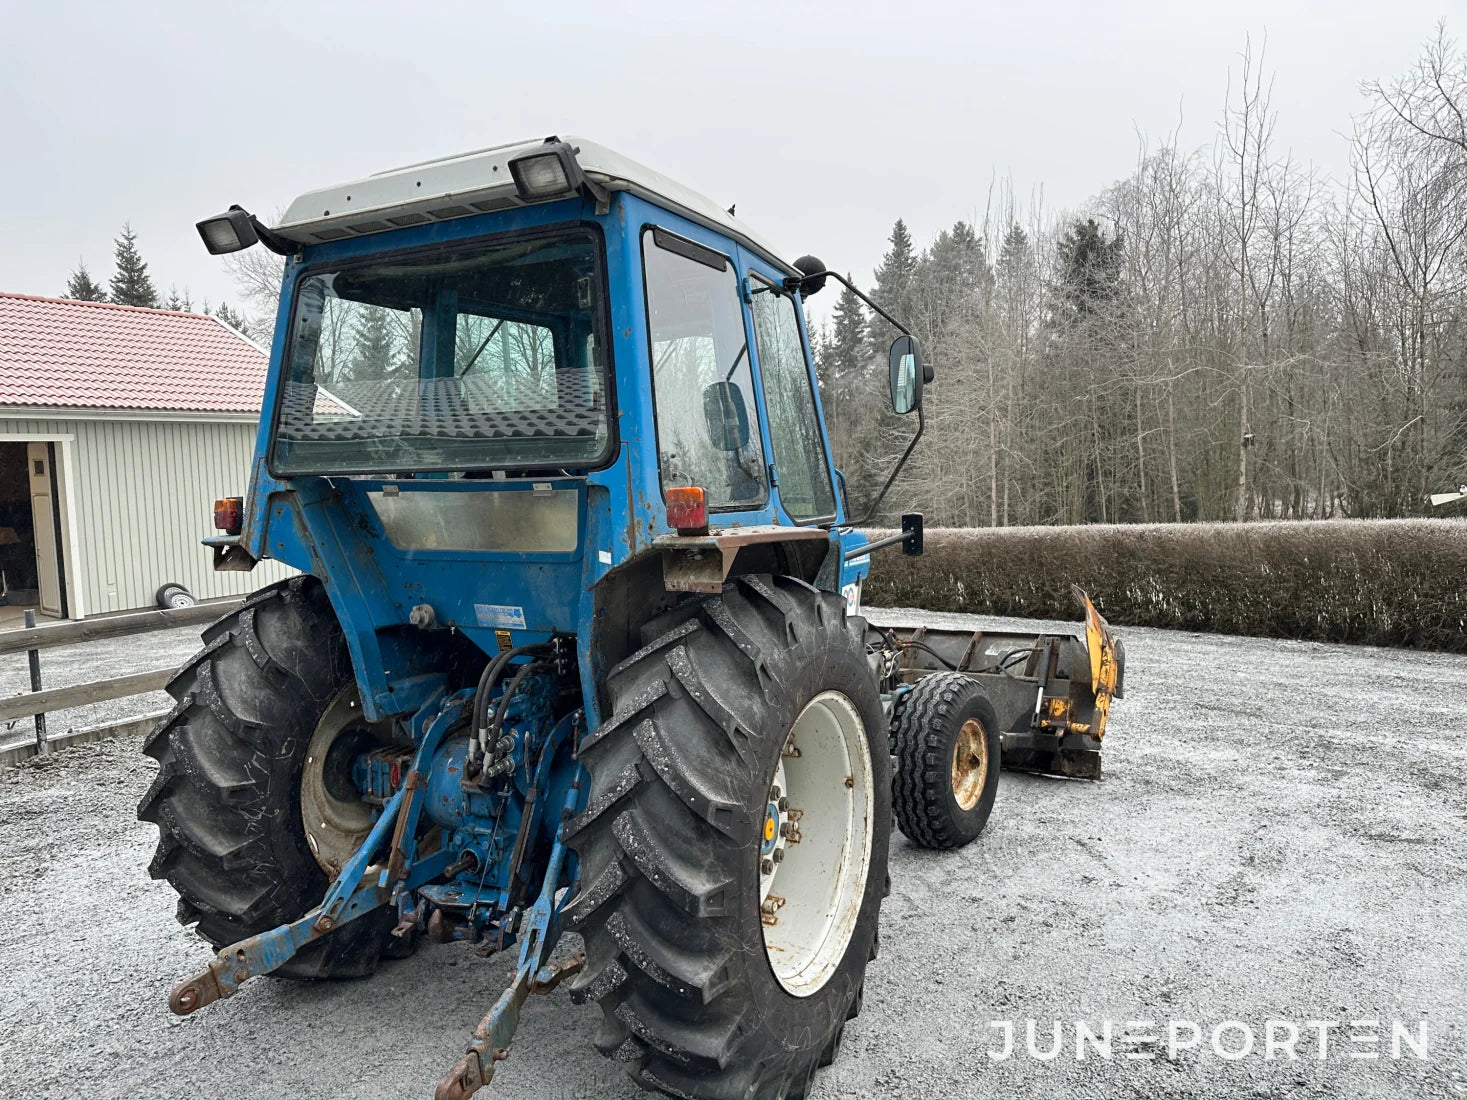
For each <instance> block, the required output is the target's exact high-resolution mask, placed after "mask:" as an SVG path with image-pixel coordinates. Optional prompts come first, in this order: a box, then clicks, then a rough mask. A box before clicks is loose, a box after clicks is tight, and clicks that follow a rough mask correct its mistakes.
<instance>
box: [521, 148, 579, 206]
mask: <svg viewBox="0 0 1467 1100" xmlns="http://www.w3.org/2000/svg"><path fill="white" fill-rule="evenodd" d="M509 174H510V175H512V176H513V177H514V186H515V190H516V191H518V192H519V196H520V198H521V199H523V200H524V201H525V202H544V201H545V200H546V199H555V198H560V197H562V196H565V195H574V194H576V193H577V192H579V191H580V189H581V185H582V183H583V182H584V181H585V178H586V176H585V173H584V172H582V171H581V166H580V164H579V163H577V161H576V151H575V150H574V149H572V148H571V147H570V146H569V145H568V144H566V143H565V142H563V141H561V140H560V139H559V138H553V137H552V138H546V140H545V144H544V145H543V146H541V147H540V148H539V149H537V150H535V152H533V153H528V154H526V155H525V156H522V157H516V158H515V159H514V160H512V161H510V162H509Z"/></svg>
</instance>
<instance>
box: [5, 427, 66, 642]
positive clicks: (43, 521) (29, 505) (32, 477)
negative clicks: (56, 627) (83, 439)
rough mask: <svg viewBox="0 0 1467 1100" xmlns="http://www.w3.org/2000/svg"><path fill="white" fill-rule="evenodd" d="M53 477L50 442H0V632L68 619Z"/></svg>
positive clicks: (53, 447)
mask: <svg viewBox="0 0 1467 1100" xmlns="http://www.w3.org/2000/svg"><path fill="white" fill-rule="evenodd" d="M56 473H57V471H56V444H55V443H49V442H47V443H30V442H4V443H0V628H5V627H13V626H20V625H21V623H22V622H23V620H24V615H25V612H26V611H27V610H33V611H35V612H36V613H37V615H43V616H50V617H53V618H66V617H67V614H68V608H67V599H66V583H65V579H64V578H65V576H66V573H65V568H64V562H63V560H62V550H61V545H62V543H61V519H60V513H59V510H58V507H57V499H58V496H59V492H58V487H57V476H56ZM12 620H13V621H12Z"/></svg>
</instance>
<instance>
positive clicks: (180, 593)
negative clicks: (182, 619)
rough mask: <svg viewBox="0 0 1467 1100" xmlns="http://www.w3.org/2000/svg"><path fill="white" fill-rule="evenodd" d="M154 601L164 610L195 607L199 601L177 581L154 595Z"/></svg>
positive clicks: (168, 584)
mask: <svg viewBox="0 0 1467 1100" xmlns="http://www.w3.org/2000/svg"><path fill="white" fill-rule="evenodd" d="M153 599H154V601H155V602H156V603H157V604H158V606H159V607H162V608H165V609H166V608H170V607H193V605H194V604H196V603H198V602H199V601H198V600H196V599H195V598H194V594H193V593H192V592H190V591H189V590H188V589H187V588H185V587H184V586H183V585H181V584H179V583H178V582H177V581H169V582H168V583H167V584H165V585H162V586H161V587H160V588H159V589H158V591H157V592H155V593H153Z"/></svg>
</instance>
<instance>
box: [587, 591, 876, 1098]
mask: <svg viewBox="0 0 1467 1100" xmlns="http://www.w3.org/2000/svg"><path fill="white" fill-rule="evenodd" d="M864 634H865V624H864V622H863V621H862V620H860V619H858V618H856V617H854V616H849V615H847V613H846V605H845V601H844V600H842V599H840V598H839V597H838V596H835V595H833V594H830V593H826V592H820V591H818V590H816V589H814V588H811V587H810V586H809V585H806V584H805V583H803V582H802V581H799V580H795V579H791V578H787V577H769V576H750V577H741V578H739V579H738V580H737V581H733V582H730V583H728V584H726V585H724V587H723V591H722V594H721V595H717V596H712V597H709V598H707V599H702V600H698V601H696V602H693V603H690V604H685V605H683V606H681V607H678V608H675V609H674V610H672V611H670V612H668V613H666V614H665V615H662V616H660V617H659V618H657V619H656V620H654V621H653V622H651V623H649V624H648V626H647V627H646V628H645V629H644V630H643V633H642V640H643V641H644V642H645V643H646V644H645V645H644V647H643V648H642V649H641V650H639V651H638V652H637V653H635V654H633V655H632V656H631V657H629V658H628V659H627V660H625V661H623V662H622V663H621V664H619V665H618V666H616V668H614V669H613V670H612V671H611V673H610V674H609V675H608V677H607V688H608V692H609V695H610V699H611V704H612V710H611V714H610V716H609V717H608V718H607V719H606V721H605V722H604V723H603V725H602V726H601V727H600V728H599V729H597V730H596V731H595V732H594V733H592V734H590V735H589V736H588V737H587V738H586V739H585V740H584V741H583V742H582V744H581V746H580V749H579V757H580V760H581V762H582V764H583V765H584V766H585V767H586V768H587V770H588V772H589V774H590V777H591V783H590V791H589V796H588V803H587V806H586V809H585V811H584V812H583V813H582V814H580V815H579V816H578V817H576V818H575V819H573V820H572V821H571V822H570V824H569V825H568V827H567V832H568V842H569V843H570V845H571V847H572V848H573V849H574V850H575V851H576V853H577V856H578V857H579V861H580V874H581V879H580V887H579V890H578V892H577V894H576V896H575V898H574V899H573V900H572V901H571V902H570V904H569V906H568V909H567V916H568V920H569V922H570V927H571V928H572V929H573V930H574V931H577V932H579V933H580V934H581V936H582V938H583V940H584V942H585V950H586V956H587V964H586V968H585V970H584V971H583V972H582V973H581V974H580V975H579V976H578V977H577V978H576V979H575V981H574V983H573V984H572V987H571V996H572V999H573V1000H576V1001H577V1002H580V1003H584V1002H585V1001H589V1000H594V1001H596V1002H598V1003H599V1004H600V1006H601V1008H602V1011H603V1014H604V1016H603V1022H602V1026H601V1028H600V1031H599V1032H598V1034H597V1037H596V1046H597V1047H598V1049H600V1050H601V1052H602V1053H603V1054H605V1055H607V1056H608V1057H611V1058H615V1059H617V1060H621V1061H624V1062H626V1063H627V1064H628V1065H627V1068H628V1071H629V1072H630V1074H631V1075H632V1077H633V1078H634V1079H635V1080H636V1081H637V1082H638V1083H639V1084H640V1085H641V1086H642V1087H643V1088H646V1089H649V1090H656V1091H662V1092H666V1093H668V1094H670V1095H674V1096H681V1097H695V1098H697V1100H786V1098H789V1100H794V1098H796V1097H801V1096H804V1095H805V1092H806V1090H807V1088H808V1086H809V1082H810V1080H811V1078H812V1077H813V1075H814V1073H815V1071H816V1070H817V1068H818V1067H819V1066H821V1065H824V1064H827V1063H828V1062H829V1061H830V1060H831V1059H833V1058H834V1057H835V1054H836V1052H837V1049H838V1048H839V1045H840V1040H841V1037H842V1033H843V1028H844V1026H845V1023H846V1021H847V1019H849V1018H850V1017H853V1016H854V1015H855V1014H856V1012H857V1011H859V1008H860V1004H861V994H862V990H863V987H864V981H865V974H866V964H867V960H868V959H869V958H870V957H871V956H872V955H873V953H874V943H875V939H876V931H877V922H878V919H879V915H880V907H881V899H882V897H883V896H884V894H885V891H886V881H887V879H886V856H887V845H888V841H889V837H890V829H891V818H890V807H889V804H888V800H887V798H886V797H885V791H886V790H888V789H889V783H890V756H889V754H888V746H887V739H886V737H885V736H884V735H883V730H884V728H885V720H884V716H883V713H882V708H881V701H880V696H879V694H878V692H877V687H876V683H875V681H874V679H873V678H872V676H871V673H870V670H869V667H868V665H867V662H866V654H865V646H864ZM791 742H793V747H794V748H800V747H801V745H803V748H801V749H800V752H799V753H798V754H796V753H793V752H791V751H788V750H789V749H790V745H791ZM837 745H839V746H844V748H843V749H842V750H841V751H842V752H843V753H844V755H839V754H838V755H836V756H832V755H831V752H832V747H833V746H837ZM832 760H844V761H846V762H847V763H848V764H849V771H848V774H843V773H844V772H846V769H845V768H842V769H839V770H833V769H831V768H829V767H828V766H826V765H827V764H828V763H829V762H830V761H832ZM771 777H783V778H785V780H786V784H785V786H784V787H782V788H781V794H783V795H785V796H786V797H787V798H797V797H798V798H801V799H806V806H800V805H798V804H793V808H795V809H806V807H808V809H807V812H806V813H805V814H804V815H803V816H799V815H791V814H790V813H789V809H790V808H791V807H790V806H786V807H780V806H779V805H777V803H778V796H776V795H775V793H774V791H773V790H772V787H773V786H774V785H775V784H774V782H773V780H772V778H771ZM847 784H849V786H847ZM771 823H773V824H775V825H776V826H777V828H776V829H775V830H773V835H775V836H778V837H779V838H781V839H780V840H778V841H776V846H778V847H779V850H780V851H781V853H782V854H783V853H786V852H787V853H788V854H787V855H785V856H784V858H782V859H779V860H774V859H772V858H771V856H770V852H771V851H772V849H771V848H770V846H769V841H768V839H767V838H769V837H770V836H771V830H770V829H769V826H770V824H771ZM786 825H789V826H792V827H793V826H796V825H797V826H798V828H792V829H791V831H790V832H788V834H787V833H786V832H785V829H784V826H786ZM791 837H792V838H793V839H792V840H791V839H789V838H791ZM792 844H794V845H800V847H799V848H795V847H791V846H790V845H792ZM831 844H835V845H836V847H835V849H834V850H837V851H838V852H840V853H841V854H842V858H841V860H838V861H837V862H836V863H832V864H827V862H826V860H827V858H828V851H829V850H831V849H828V848H827V846H828V845H831ZM847 853H849V855H847ZM837 865H838V870H836V871H834V872H831V871H828V870H820V869H819V868H826V867H828V866H837ZM770 868H773V869H772V870H771V869H770ZM786 873H788V874H787V877H783V878H782V877H781V876H782V875H786ZM781 883H785V884H787V885H788V886H789V887H790V889H788V890H786V891H785V893H787V894H788V895H789V896H788V898H786V899H785V904H784V906H783V907H782V908H778V909H777V911H775V912H773V913H771V914H770V915H772V916H773V917H775V918H776V919H775V920H774V921H773V922H772V923H770V924H769V925H768V927H766V924H765V921H764V919H763V917H762V915H761V914H762V912H763V909H764V907H765V906H769V905H772V904H773V903H772V902H771V901H770V900H769V899H771V898H778V897H783V895H776V894H774V893H772V892H770V890H769V888H770V887H775V888H782V887H780V884H781ZM823 891H828V897H829V899H830V900H829V903H828V904H827V905H826V907H825V908H824V909H823V910H821V909H820V901H819V899H820V898H823V897H825V896H827V895H826V894H825V893H823ZM817 910H819V913H820V916H819V918H818V919H815V918H813V917H812V914H815V913H816V912H817ZM831 914H841V916H840V917H838V918H837V917H832V916H831ZM820 921H824V922H825V923H824V924H821V923H820Z"/></svg>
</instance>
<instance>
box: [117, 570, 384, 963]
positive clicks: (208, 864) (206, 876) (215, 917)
mask: <svg viewBox="0 0 1467 1100" xmlns="http://www.w3.org/2000/svg"><path fill="white" fill-rule="evenodd" d="M203 640H204V649H203V650H202V652H200V653H199V654H198V655H197V656H195V657H194V658H193V659H192V660H191V661H189V663H188V664H186V665H184V666H183V668H182V669H181V670H180V671H179V672H178V674H177V675H176V676H174V678H173V680H172V681H171V682H170V683H169V684H168V692H169V694H170V695H172V696H173V697H174V699H176V700H177V704H176V705H175V706H174V708H173V710H172V711H171V712H170V713H169V714H168V715H167V716H166V717H165V718H164V719H163V720H162V721H161V722H160V723H159V724H158V726H157V728H156V729H154V731H153V733H152V734H151V735H150V736H149V737H148V740H147V742H146V743H145V744H144V746H143V751H144V752H145V753H147V755H149V756H151V757H152V758H153V759H155V760H157V761H158V764H159V768H158V775H157V778H156V779H154V781H153V783H152V786H151V787H150V788H149V789H148V792H147V794H146V795H144V796H143V800H142V802H141V803H140V804H139V806H138V818H139V819H140V820H142V821H151V822H153V823H154V824H155V825H157V826H158V848H157V851H156V853H155V854H154V856H153V861H152V863H151V864H150V866H149V868H148V872H149V874H151V875H152V876H153V878H155V879H167V880H168V882H169V883H170V884H171V885H172V886H173V888H174V889H175V890H176V891H177V892H178V920H179V923H181V924H184V925H189V924H193V925H195V926H196V928H195V930H196V931H197V932H198V934H199V935H200V936H202V937H203V938H204V939H206V940H208V941H209V943H211V944H212V945H213V946H214V947H215V949H216V950H217V949H218V948H220V947H223V946H226V945H228V944H231V943H235V942H236V941H238V940H240V939H243V938H245V937H247V936H252V935H255V934H257V933H259V932H263V931H266V930H268V929H271V928H274V927H276V926H277V925H281V924H285V923H287V922H289V921H293V920H295V919H297V918H298V917H300V916H302V915H303V914H304V913H306V912H307V911H308V910H309V909H310V908H311V907H312V906H314V905H317V904H319V903H320V901H321V899H322V897H323V896H324V895H325V893H326V888H327V886H328V885H329V880H328V878H327V874H326V872H325V870H323V868H322V866H321V865H320V863H319V862H318V861H317V859H316V857H315V856H314V855H313V854H312V851H311V848H310V846H309V844H308V841H307V838H306V830H305V825H304V822H303V820H302V810H301V784H302V773H303V770H304V765H305V757H306V748H307V746H308V744H309V743H310V742H311V739H312V734H313V732H314V731H315V730H316V728H317V725H318V723H319V722H320V720H321V718H322V715H323V714H324V713H325V712H326V710H327V709H328V707H329V706H330V705H331V704H332V702H333V701H334V700H336V699H337V698H338V697H340V696H341V695H342V693H343V692H347V691H354V690H355V687H354V683H355V681H354V678H353V675H352V667H351V657H350V655H349V654H348V652H347V647H346V639H345V637H344V636H343V635H342V632H341V628H340V626H339V624H338V623H337V621H336V616H335V614H334V613H333V611H332V610H331V604H330V602H329V601H328V600H327V598H326V593H325V591H324V589H323V588H322V587H321V584H320V582H319V581H317V580H316V579H315V578H314V577H292V578H291V579H290V580H287V581H283V582H281V583H279V584H275V585H271V586H270V587H268V588H264V589H261V590H260V591H259V592H256V593H255V594H254V595H252V596H251V597H250V598H249V599H248V600H247V601H246V602H245V605H244V606H243V607H242V608H240V609H239V610H237V611H235V612H233V613H232V614H230V615H227V616H225V617H224V618H222V619H220V620H219V621H218V622H216V623H214V624H213V625H212V626H210V627H208V629H206V630H205V631H204V632H203ZM393 918H394V914H393V913H392V911H391V910H378V911H376V912H372V913H367V914H365V915H363V916H361V917H358V918H357V919H356V920H353V921H350V922H348V923H347V924H344V925H342V926H341V928H339V929H337V930H336V931H334V932H332V933H331V934H330V935H327V936H324V937H322V938H321V939H320V940H317V941H315V942H314V943H310V944H308V945H306V946H305V947H303V948H302V949H301V950H300V951H298V952H297V953H296V954H295V956H294V957H292V958H291V959H290V961H289V962H287V963H286V964H285V965H284V966H282V967H280V968H279V969H277V970H274V971H272V972H271V973H272V974H275V975H278V976H283V977H292V978H357V977H365V976H366V975H368V974H371V973H372V972H373V971H374V970H376V968H377V961H378V959H379V958H381V957H382V956H383V955H384V954H389V955H394V956H396V955H401V954H403V953H405V952H406V951H407V950H410V949H411V943H410V942H408V941H405V940H399V939H395V938H394V937H393V936H392V935H391V930H392V927H393V924H394V923H395V922H394V919H393Z"/></svg>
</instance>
